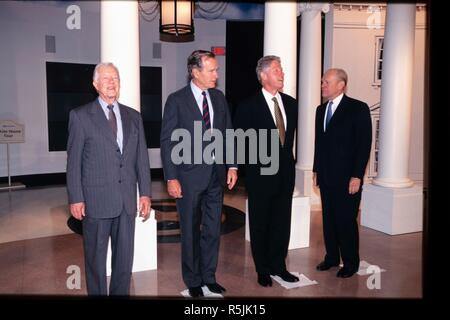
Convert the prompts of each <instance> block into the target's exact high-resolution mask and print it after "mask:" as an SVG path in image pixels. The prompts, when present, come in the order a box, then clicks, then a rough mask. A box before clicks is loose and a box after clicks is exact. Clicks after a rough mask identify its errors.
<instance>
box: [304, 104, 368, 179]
mask: <svg viewBox="0 0 450 320" xmlns="http://www.w3.org/2000/svg"><path fill="white" fill-rule="evenodd" d="M326 108H327V103H324V104H322V105H320V106H318V107H317V110H316V131H315V132H316V138H315V150H314V167H313V171H314V172H316V173H317V179H318V180H317V182H318V184H319V186H321V185H323V186H330V187H336V186H341V187H347V186H348V183H349V181H350V178H351V177H356V178H360V179H362V178H363V177H364V172H365V170H366V166H367V161H368V160H369V155H370V148H371V145H372V121H371V118H370V110H369V107H368V106H367V104H366V103H364V102H362V101H359V100H356V99H352V98H350V97H348V96H346V95H344V96H343V97H342V100H341V102H340V103H339V105H338V107H337V109H336V111H335V112H334V114H333V117H332V118H331V120H330V122H329V124H328V128H327V130H326V131H325V132H324V130H323V123H324V117H325V111H326Z"/></svg>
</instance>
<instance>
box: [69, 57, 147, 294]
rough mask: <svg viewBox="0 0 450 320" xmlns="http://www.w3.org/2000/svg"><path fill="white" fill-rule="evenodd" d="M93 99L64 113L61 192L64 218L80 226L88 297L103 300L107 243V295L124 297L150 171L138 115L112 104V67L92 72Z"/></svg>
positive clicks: (115, 77)
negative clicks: (64, 198)
mask: <svg viewBox="0 0 450 320" xmlns="http://www.w3.org/2000/svg"><path fill="white" fill-rule="evenodd" d="M93 85H94V87H95V89H96V90H97V92H98V95H99V97H98V99H95V100H94V101H92V102H90V103H88V104H86V105H84V106H81V107H78V108H76V109H73V110H72V111H71V112H70V120H69V139H68V143H67V191H68V196H69V203H70V212H71V214H72V215H73V216H74V217H75V218H76V219H78V220H82V224H83V245H84V257H85V266H86V282H87V291H88V294H89V295H107V294H108V292H107V281H106V255H107V249H108V240H109V237H111V251H112V274H111V282H110V287H109V294H110V295H120V296H127V295H129V290H130V280H131V272H132V267H133V249H134V226H135V218H136V212H137V205H136V199H137V195H136V184H137V185H138V187H139V196H140V197H139V211H140V216H142V217H144V219H146V218H147V217H148V215H149V214H150V205H151V203H150V195H151V192H150V166H149V161H148V153H147V144H146V142H145V136H144V127H143V124H142V119H141V116H140V114H139V113H138V112H137V111H135V110H133V109H131V108H129V107H127V106H125V105H123V104H120V103H118V102H117V99H118V97H119V90H120V78H119V72H118V70H117V68H116V67H115V66H114V65H113V64H112V63H100V64H98V65H97V66H96V67H95V70H94V76H93Z"/></svg>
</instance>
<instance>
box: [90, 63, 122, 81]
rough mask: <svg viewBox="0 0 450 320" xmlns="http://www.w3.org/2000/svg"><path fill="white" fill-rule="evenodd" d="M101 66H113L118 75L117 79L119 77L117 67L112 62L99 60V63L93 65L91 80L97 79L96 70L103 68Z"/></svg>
mask: <svg viewBox="0 0 450 320" xmlns="http://www.w3.org/2000/svg"><path fill="white" fill-rule="evenodd" d="M103 67H112V68H114V69H115V70H116V72H117V75H118V76H119V79H120V75H119V69H117V67H116V66H115V65H114V64H113V63H112V62H100V63H99V64H97V65H96V66H95V69H94V73H93V74H92V80H93V81H97V80H98V73H99V72H98V70H100V68H103Z"/></svg>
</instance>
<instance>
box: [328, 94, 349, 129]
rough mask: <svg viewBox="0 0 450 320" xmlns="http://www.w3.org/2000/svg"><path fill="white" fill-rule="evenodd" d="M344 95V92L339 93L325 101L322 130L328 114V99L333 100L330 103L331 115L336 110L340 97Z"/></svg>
mask: <svg viewBox="0 0 450 320" xmlns="http://www.w3.org/2000/svg"><path fill="white" fill-rule="evenodd" d="M343 96H344V93H341V94H340V95H338V96H337V97H336V98H334V99H333V100H328V101H327V107H326V108H325V117H323V130H324V131H325V130H326V122H327V114H328V104H329V103H330V101H333V104H332V105H331V116H333V115H334V112H335V111H336V109H337V107H338V106H339V103H341V100H342V97H343Z"/></svg>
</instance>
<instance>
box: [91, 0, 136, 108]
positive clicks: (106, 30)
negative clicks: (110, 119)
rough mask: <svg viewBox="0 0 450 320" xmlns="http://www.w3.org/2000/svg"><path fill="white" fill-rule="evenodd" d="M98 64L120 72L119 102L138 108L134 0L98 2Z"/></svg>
mask: <svg viewBox="0 0 450 320" xmlns="http://www.w3.org/2000/svg"><path fill="white" fill-rule="evenodd" d="M100 5H101V61H102V62H112V63H114V64H115V65H116V66H117V68H118V69H119V72H120V85H121V88H120V98H119V101H120V102H121V103H123V104H126V105H128V106H130V107H132V108H134V109H136V110H138V111H139V110H140V109H141V99H140V77H139V74H140V73H139V69H140V56H139V7H138V2H137V1H101V2H100Z"/></svg>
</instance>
